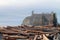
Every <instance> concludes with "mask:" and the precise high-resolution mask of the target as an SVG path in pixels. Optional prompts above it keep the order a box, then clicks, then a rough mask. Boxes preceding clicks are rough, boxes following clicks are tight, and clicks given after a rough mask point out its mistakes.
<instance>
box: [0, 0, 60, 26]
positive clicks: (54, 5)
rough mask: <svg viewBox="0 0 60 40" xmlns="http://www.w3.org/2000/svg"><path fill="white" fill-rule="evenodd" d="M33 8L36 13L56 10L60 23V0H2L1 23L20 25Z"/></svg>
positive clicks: (0, 5)
mask: <svg viewBox="0 0 60 40" xmlns="http://www.w3.org/2000/svg"><path fill="white" fill-rule="evenodd" d="M32 10H34V11H35V13H41V12H45V13H46V12H49V13H50V12H51V11H54V12H56V14H57V18H58V22H59V23H60V18H59V17H60V0H0V25H4V26H7V25H20V24H21V23H22V20H23V19H24V18H25V17H26V16H29V15H31V11H32Z"/></svg>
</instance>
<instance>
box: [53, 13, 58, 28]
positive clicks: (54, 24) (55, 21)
mask: <svg viewBox="0 0 60 40" xmlns="http://www.w3.org/2000/svg"><path fill="white" fill-rule="evenodd" d="M53 26H54V27H57V18H56V14H55V13H53Z"/></svg>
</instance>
